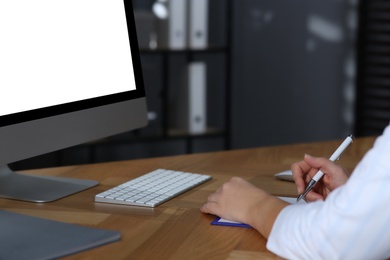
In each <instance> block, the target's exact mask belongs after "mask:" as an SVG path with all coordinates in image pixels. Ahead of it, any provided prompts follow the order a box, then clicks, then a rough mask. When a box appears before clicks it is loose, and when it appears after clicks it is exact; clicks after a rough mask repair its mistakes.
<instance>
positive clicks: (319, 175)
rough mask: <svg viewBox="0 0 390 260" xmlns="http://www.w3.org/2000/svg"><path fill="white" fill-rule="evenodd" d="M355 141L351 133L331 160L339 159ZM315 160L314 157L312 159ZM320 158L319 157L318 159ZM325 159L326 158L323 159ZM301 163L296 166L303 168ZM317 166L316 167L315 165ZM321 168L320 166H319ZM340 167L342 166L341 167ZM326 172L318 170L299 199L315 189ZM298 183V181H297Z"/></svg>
mask: <svg viewBox="0 0 390 260" xmlns="http://www.w3.org/2000/svg"><path fill="white" fill-rule="evenodd" d="M352 141H353V136H352V135H349V136H348V137H347V138H346V139H345V140H344V142H343V143H342V144H341V145H340V146H339V147H338V148H337V149H336V151H335V152H334V153H333V154H332V156H331V157H330V158H329V161H335V160H337V159H339V157H340V155H341V154H342V153H343V151H344V150H345V149H346V148H347V147H348V146H349V145H350V144H351V143H352ZM312 160H313V159H312ZM317 160H318V159H317ZM323 160H325V159H323ZM298 164H299V163H297V165H296V167H299V168H302V165H298ZM305 165H306V167H309V166H308V165H307V164H306V163H305ZM293 167H294V166H293ZM314 168H316V167H314ZM318 168H320V167H318ZM339 168H340V167H339ZM323 175H324V173H323V172H322V171H318V172H317V173H316V174H315V175H314V176H313V178H312V179H311V181H310V182H309V184H308V185H307V187H306V189H305V191H304V192H303V193H302V194H301V195H299V197H298V199H297V201H299V200H301V199H303V198H305V196H306V195H307V194H308V193H309V192H310V191H311V190H312V189H313V187H314V186H315V185H316V183H317V182H318V181H319V180H320V179H321V178H322V177H323ZM297 184H298V183H297Z"/></svg>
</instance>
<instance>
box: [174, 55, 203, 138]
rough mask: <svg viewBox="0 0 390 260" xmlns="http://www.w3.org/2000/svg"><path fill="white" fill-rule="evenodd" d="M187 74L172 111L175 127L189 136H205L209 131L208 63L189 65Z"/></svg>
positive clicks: (192, 63)
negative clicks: (207, 105) (207, 110)
mask: <svg viewBox="0 0 390 260" xmlns="http://www.w3.org/2000/svg"><path fill="white" fill-rule="evenodd" d="M185 74H186V75H185V81H184V87H183V88H180V91H179V92H178V95H177V97H176V100H175V103H174V106H173V107H172V110H171V111H172V112H173V115H172V116H173V117H174V121H173V127H175V128H177V129H179V130H184V131H185V132H187V133H189V134H203V133H205V132H206V130H207V112H206V109H207V107H206V99H207V94H206V63H204V62H191V63H189V64H188V67H187V69H186V72H185Z"/></svg>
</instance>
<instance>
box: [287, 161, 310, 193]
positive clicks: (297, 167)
mask: <svg viewBox="0 0 390 260" xmlns="http://www.w3.org/2000/svg"><path fill="white" fill-rule="evenodd" d="M309 170H310V166H309V165H308V164H306V163H305V162H304V161H302V162H298V163H294V164H292V165H291V171H292V174H293V178H294V181H295V185H296V186H297V190H298V194H301V193H302V192H303V191H304V190H305V185H306V182H305V179H306V178H305V175H306V174H307V172H308V171H309Z"/></svg>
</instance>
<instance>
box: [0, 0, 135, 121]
mask: <svg viewBox="0 0 390 260" xmlns="http://www.w3.org/2000/svg"><path fill="white" fill-rule="evenodd" d="M0 35H1V41H0V88H1V100H2V101H1V102H0V115H7V114H12V113H16V112H21V111H27V110H32V109H37V108H42V107H47V106H52V105H57V104H63V103H68V102H73V101H78V100H83V99H88V98H94V97H99V96H104V95H109V94H114V93H120V92H125V91H129V90H133V89H135V81H134V73H133V66H132V57H131V51H130V45H129V38H128V32H127V24H126V16H125V10H124V6H123V0H65V1H64V0H7V1H0Z"/></svg>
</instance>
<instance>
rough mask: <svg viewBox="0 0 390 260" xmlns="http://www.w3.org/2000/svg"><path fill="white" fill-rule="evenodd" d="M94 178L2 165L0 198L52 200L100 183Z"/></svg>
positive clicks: (37, 200) (30, 200) (36, 200)
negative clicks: (22, 170) (20, 170)
mask: <svg viewBox="0 0 390 260" xmlns="http://www.w3.org/2000/svg"><path fill="white" fill-rule="evenodd" d="M98 184H99V182H97V181H92V180H82V179H71V178H62V177H49V176H37V175H28V174H22V173H16V172H14V171H12V170H11V169H10V168H9V167H8V166H3V167H0V198H7V199H15V200H23V201H29V202H51V201H54V200H58V199H61V198H63V197H66V196H69V195H71V194H74V193H76V192H80V191H82V190H85V189H89V188H91V187H93V186H96V185H98Z"/></svg>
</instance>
